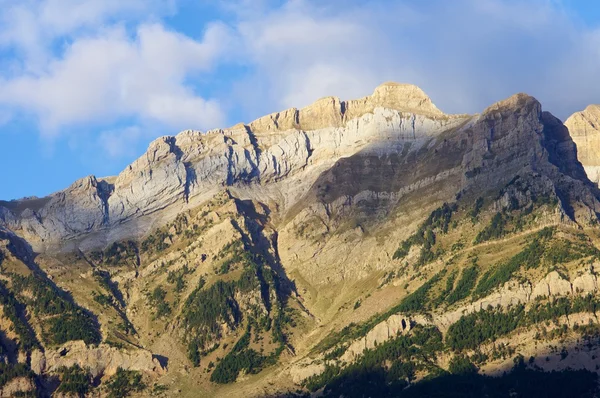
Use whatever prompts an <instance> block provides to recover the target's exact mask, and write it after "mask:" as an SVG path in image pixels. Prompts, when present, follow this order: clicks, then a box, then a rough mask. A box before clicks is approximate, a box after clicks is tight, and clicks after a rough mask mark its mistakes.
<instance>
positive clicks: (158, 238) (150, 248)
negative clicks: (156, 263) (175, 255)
mask: <svg viewBox="0 0 600 398" xmlns="http://www.w3.org/2000/svg"><path fill="white" fill-rule="evenodd" d="M165 229H166V227H165V228H164V229H157V230H156V231H154V233H152V234H151V235H149V236H148V237H146V239H144V240H143V241H142V251H143V252H144V253H160V252H162V251H164V250H166V249H168V248H169V247H170V246H171V242H172V241H171V239H172V238H173V235H171V234H170V233H169V232H167V231H166V230H165Z"/></svg>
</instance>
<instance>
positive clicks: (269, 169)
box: [0, 83, 600, 396]
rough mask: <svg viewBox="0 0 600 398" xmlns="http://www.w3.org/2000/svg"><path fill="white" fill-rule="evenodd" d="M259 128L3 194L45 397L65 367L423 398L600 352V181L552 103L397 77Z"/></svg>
mask: <svg viewBox="0 0 600 398" xmlns="http://www.w3.org/2000/svg"><path fill="white" fill-rule="evenodd" d="M384 103H387V104H389V106H390V107H394V108H396V109H391V108H387V107H382V106H380V105H381V104H384ZM398 108H400V109H398ZM419 108H423V109H424V110H423V111H422V113H419V112H420V111H419ZM353 112H354V113H353ZM353 115H359V116H357V117H354V116H353ZM257 120H258V121H255V122H252V123H250V124H248V125H236V126H233V127H232V128H230V129H224V130H213V131H211V132H208V133H200V132H197V131H184V132H181V133H180V134H178V135H177V136H165V137H160V138H158V139H156V140H154V141H153V142H152V143H151V144H150V145H149V148H148V150H147V151H146V153H145V154H144V155H143V156H141V157H140V158H138V159H137V160H135V161H134V162H133V163H132V164H131V165H129V166H128V167H127V168H126V169H125V170H124V171H123V172H122V173H120V174H119V175H118V176H116V177H112V178H109V179H98V178H96V177H93V176H89V177H86V178H83V179H80V180H78V181H76V182H75V183H74V184H72V185H71V186H70V187H69V188H67V189H66V190H63V191H60V192H58V193H56V194H54V195H52V196H51V197H49V198H29V199H26V200H23V201H16V202H9V203H4V205H2V204H0V220H2V224H3V226H2V227H0V289H2V292H3V293H4V295H3V296H2V297H6V299H4V301H3V303H2V304H3V311H4V312H3V314H4V316H3V315H2V314H0V366H4V365H2V364H1V362H2V361H5V362H6V363H7V364H6V365H5V366H8V367H12V366H17V364H19V366H22V367H24V368H23V369H25V370H27V369H30V370H31V371H32V372H33V373H34V375H35V376H27V375H28V374H27V373H25V374H23V373H19V374H21V377H22V378H25V379H26V378H27V377H30V379H28V380H33V379H34V380H37V381H38V382H39V383H40V384H41V386H42V387H40V388H41V389H42V390H44V391H53V390H52V388H53V387H52V385H50V384H52V381H51V380H56V378H59V379H61V380H64V379H65V378H66V377H67V374H66V373H62V372H64V369H63V368H60V366H62V365H61V364H65V365H66V366H69V369H70V370H69V371H70V372H80V370H77V369H76V368H74V366H79V367H80V368H81V369H85V368H86V367H90V368H92V370H93V376H94V377H95V379H94V380H95V382H94V383H100V386H99V387H98V388H99V390H98V391H100V392H99V393H100V394H102V393H105V392H106V389H107V388H110V387H109V385H111V380H113V377H117V376H118V375H121V377H124V376H123V375H122V374H121V373H120V372H123V371H125V372H133V373H126V374H129V375H130V376H131V377H138V376H139V377H140V378H142V377H143V379H144V380H146V381H147V382H151V383H155V386H156V385H161V386H163V387H160V388H164V389H166V390H168V391H169V393H175V389H177V390H180V392H181V393H182V395H184V396H196V395H197V394H198V393H200V392H201V393H203V394H205V395H209V396H265V395H271V396H281V395H283V396H285V395H286V394H288V393H290V392H291V391H296V390H301V391H302V393H303V394H304V393H307V392H315V391H317V392H318V391H321V392H324V393H326V394H330V395H333V396H339V395H347V393H348V391H353V392H357V391H366V390H369V389H370V388H377V389H378V390H377V391H382V393H381V394H382V395H383V396H385V395H386V394H387V395H389V396H398V395H400V396H404V395H405V394H408V395H409V396H410V394H411V391H419V388H421V387H423V386H427V385H428V384H427V383H428V382H426V381H425V380H426V379H427V378H430V377H431V378H433V379H432V380H438V377H442V376H440V375H443V374H444V372H448V371H450V372H452V373H454V372H455V371H456V366H459V365H460V364H462V365H461V366H466V367H467V368H468V369H470V370H469V372H473V369H475V371H480V373H481V375H483V374H486V375H487V374H496V375H501V374H502V373H503V372H504V371H506V370H510V368H511V367H512V366H513V362H512V361H513V357H514V355H515V353H519V354H522V355H524V354H527V355H528V356H531V357H532V358H533V361H534V362H531V363H530V364H523V366H524V367H525V368H526V371H527V372H538V371H539V370H540V369H541V368H544V369H547V370H549V369H556V370H561V371H563V370H565V369H566V368H568V367H569V366H572V365H573V364H577V363H578V362H577V361H578V358H583V359H585V356H586V355H588V353H589V355H596V354H597V353H599V352H600V348H598V349H597V348H594V346H593V345H592V348H590V349H589V350H587V349H586V348H585V346H584V345H583V343H581V342H580V338H583V337H585V336H587V335H584V334H582V333H594V330H595V329H594V327H595V326H596V323H597V318H595V315H594V312H595V308H596V306H599V305H600V301H598V299H597V297H596V296H597V293H598V272H597V271H598V270H599V269H600V249H598V247H599V246H600V233H598V232H597V225H598V223H599V222H600V214H599V213H598V209H600V191H599V190H598V187H597V186H596V185H595V184H594V183H593V182H591V181H590V180H589V179H588V177H587V175H586V171H585V169H584V166H582V164H581V162H580V161H579V160H578V151H577V147H576V145H575V143H574V141H573V139H572V138H571V135H570V134H569V131H568V129H567V127H566V126H565V125H563V123H562V122H561V121H560V120H559V119H557V118H555V117H554V116H552V115H551V114H550V113H548V112H545V111H543V109H542V105H541V104H540V103H539V101H537V100H536V99H535V98H533V97H531V96H529V95H526V94H522V93H521V94H516V95H514V96H511V97H509V98H507V99H505V100H502V101H499V102H497V103H495V104H492V105H490V106H489V107H487V108H486V109H484V110H483V111H482V113H480V114H475V115H444V114H442V113H441V111H439V110H437V108H435V106H434V105H433V104H432V102H431V100H430V99H429V98H428V97H427V96H426V95H425V94H424V93H423V92H422V90H420V89H418V88H416V87H415V86H411V85H398V84H390V83H387V84H384V85H382V86H380V87H379V88H377V89H376V90H375V94H374V95H373V96H370V97H365V98H363V99H360V100H356V101H354V102H353V101H339V99H336V98H333V97H327V98H325V99H322V100H319V101H317V102H316V103H315V104H313V105H310V106H308V107H305V108H302V109H300V110H298V109H291V110H288V111H283V112H280V113H275V114H271V115H268V116H265V117H263V118H259V119H257ZM253 123H254V127H251V126H252V125H253ZM309 127H310V128H315V129H314V130H311V129H310V128H309ZM559 315H560V318H559ZM550 320H554V321H555V322H556V325H560V328H558V327H557V328H554V326H552V325H550V323H549V321H550ZM590 321H591V323H590ZM544 322H546V323H544ZM575 324H577V327H575V326H574V325H575ZM6 325H8V326H6ZM62 325H72V327H70V328H68V329H67V330H65V328H63V327H62ZM563 326H564V327H563ZM11 327H12V329H11ZM565 327H566V329H565ZM13 330H16V331H19V333H14V332H13ZM534 330H535V331H537V334H536V333H534ZM472 331H474V332H472ZM599 333H600V332H599ZM599 335H600V334H599ZM585 339H587V337H586V338H585ZM585 339H584V340H585ZM585 341H588V340H585ZM567 343H568V350H569V351H571V352H572V354H571V356H569V359H567V360H565V358H566V357H564V356H565V354H564V352H563V351H561V352H560V355H559V354H557V353H556V352H554V351H553V348H552V347H554V346H555V345H556V344H564V345H565V346H566V345H567ZM98 344H99V346H97V345H98ZM590 344H591V343H590ZM538 345H539V347H538ZM98 347H100V348H98ZM566 350H567V348H565V349H564V351H566ZM586 350H587V351H586ZM3 352H5V353H6V354H3ZM392 354H393V355H392ZM3 355H4V356H3ZM540 355H544V356H547V358H548V359H547V360H546V361H542V360H541V359H539V358H538V359H539V360H537V362H536V357H538V356H540ZM555 356H556V357H557V358H558V357H559V356H560V358H561V359H560V360H556V361H554V360H553V359H550V358H551V357H552V358H554V357H555ZM563 357H564V358H563ZM90 358H95V359H94V360H93V361H90ZM517 359H518V358H517ZM583 359H581V361H580V364H581V365H582V366H583V367H584V368H585V369H587V371H589V372H592V373H583V374H582V375H584V376H585V377H588V376H589V378H590V379H589V380H591V378H592V377H593V375H594V374H595V373H593V372H595V370H594V368H593V361H592V362H591V365H590V361H587V360H583ZM515 363H520V362H519V361H516V362H515ZM534 363H535V364H534ZM275 364H277V366H273V365H275ZM457 364H458V365H457ZM459 367H460V366H459ZM119 368H121V370H119ZM538 368H540V369H538ZM11 369H13V368H11ZM14 369H21V368H14ZM519 369H520V371H524V370H523V369H524V368H521V367H518V368H516V370H515V372H516V373H514V374H513V373H511V375H513V376H514V375H516V376H514V377H518V375H519V374H520V373H518V372H519ZM565 371H566V370H565ZM135 372H138V373H135ZM364 372H367V373H364ZM566 372H568V371H566ZM470 374H471V373H470ZM535 374H537V373H535ZM377 375H379V376H377ZM382 375H383V376H385V378H384V380H380V379H381V377H383V376H382ZM481 375H480V376H481ZM560 375H563V373H560ZM565 375H571V373H565ZM371 376H372V377H373V379H371ZM513 376H510V377H513ZM90 377H91V376H90ZM481 377H484V376H481ZM501 377H505V376H501ZM540 377H541V376H540ZM552 377H554V376H552ZM31 378H33V379H31ZM365 378H366V379H365ZM442 379H443V377H442ZM140 380H141V379H140ZM369 380H371V381H369ZM372 380H380V382H379V383H377V384H376V385H374V384H371V383H372ZM386 380H387V381H386ZM483 380H487V379H483ZM503 380H504V379H503ZM586 380H587V379H586ZM416 381H418V383H415V382H416ZM234 382H235V383H234ZM363 382H364V383H363ZM487 382H489V380H488V381H487ZM421 383H423V384H421ZM96 385H97V384H96ZM96 385H94V388H96ZM582 385H585V386H587V385H588V384H582ZM407 386H412V387H411V388H408V389H406V388H405V387H407ZM419 386H421V387H419ZM0 388H2V386H1V385H0ZM25 388H26V387H25V386H24V387H23V389H25ZM27 388H30V387H27ZM413 388H414V390H413ZM423 388H425V387H423ZM586 388H587V387H586ZM140 394H144V393H140Z"/></svg>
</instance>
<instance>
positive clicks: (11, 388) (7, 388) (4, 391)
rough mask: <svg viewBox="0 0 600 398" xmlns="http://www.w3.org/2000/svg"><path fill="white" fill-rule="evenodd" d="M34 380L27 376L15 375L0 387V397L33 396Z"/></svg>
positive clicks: (34, 389)
mask: <svg viewBox="0 0 600 398" xmlns="http://www.w3.org/2000/svg"><path fill="white" fill-rule="evenodd" d="M35 391H36V387H35V382H34V381H33V380H32V379H30V378H28V377H15V378H14V379H12V380H10V381H9V382H8V383H6V384H5V385H4V386H3V387H1V388H0V397H1V398H12V397H23V396H35Z"/></svg>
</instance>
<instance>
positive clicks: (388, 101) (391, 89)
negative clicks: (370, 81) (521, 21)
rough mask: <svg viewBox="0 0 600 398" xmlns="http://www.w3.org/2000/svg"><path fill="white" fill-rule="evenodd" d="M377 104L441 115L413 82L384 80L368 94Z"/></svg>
mask: <svg viewBox="0 0 600 398" xmlns="http://www.w3.org/2000/svg"><path fill="white" fill-rule="evenodd" d="M370 99H371V101H372V102H373V103H374V104H377V105H378V106H382V107H385V108H391V109H396V110H401V111H409V112H415V113H423V112H425V113H428V114H436V115H442V114H443V112H442V111H440V110H439V109H438V108H437V107H436V106H435V105H434V104H433V102H432V101H431V98H429V96H428V95H427V94H425V92H424V91H423V90H421V88H419V87H418V86H415V85H414V84H406V83H396V82H385V83H383V84H381V85H379V86H377V87H376V88H375V91H374V92H373V94H372V95H371V96H370Z"/></svg>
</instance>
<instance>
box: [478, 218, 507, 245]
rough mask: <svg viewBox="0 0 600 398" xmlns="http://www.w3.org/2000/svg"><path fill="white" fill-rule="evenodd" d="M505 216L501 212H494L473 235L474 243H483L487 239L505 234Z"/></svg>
mask: <svg viewBox="0 0 600 398" xmlns="http://www.w3.org/2000/svg"><path fill="white" fill-rule="evenodd" d="M507 221H508V219H507V216H505V215H504V214H503V213H500V212H498V213H496V214H494V217H492V220H491V221H490V223H489V224H488V225H487V226H486V227H485V228H483V229H482V230H481V231H479V233H478V234H477V236H476V237H475V241H474V243H475V244H478V243H483V242H486V241H488V240H492V239H498V238H501V237H502V236H504V235H505V234H506V224H507Z"/></svg>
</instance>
